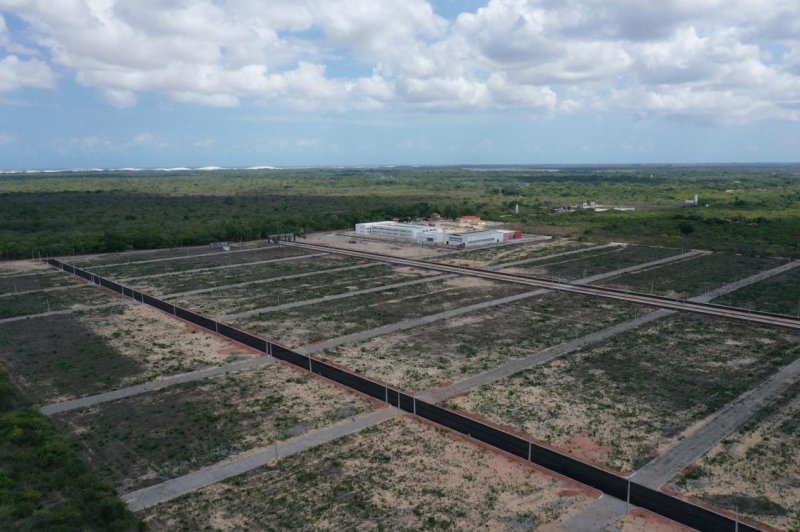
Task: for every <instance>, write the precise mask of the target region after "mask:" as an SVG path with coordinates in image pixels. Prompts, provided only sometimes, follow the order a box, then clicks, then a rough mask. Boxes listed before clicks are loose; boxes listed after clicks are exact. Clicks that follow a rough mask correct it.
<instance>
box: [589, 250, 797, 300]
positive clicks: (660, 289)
mask: <svg viewBox="0 0 800 532" xmlns="http://www.w3.org/2000/svg"><path fill="white" fill-rule="evenodd" d="M784 262H786V261H785V260H781V259H772V258H762V257H747V256H744V255H733V254H730V253H713V254H711V255H704V256H701V257H697V258H694V259H690V260H685V261H681V262H676V263H673V264H667V265H664V266H661V267H659V268H653V269H649V270H644V271H641V272H634V273H628V274H625V275H621V276H619V277H614V278H612V279H608V280H605V281H600V282H599V283H598V284H600V285H603V286H612V287H615V288H623V289H627V290H631V291H634V292H645V293H648V294H649V293H655V294H662V295H667V296H670V297H678V298H685V297H692V296H698V295H701V294H703V293H705V292H708V291H709V290H713V289H714V288H718V287H720V286H723V285H726V284H728V283H732V282H734V281H738V280H739V279H743V278H745V277H749V276H750V275H753V274H756V273H758V272H761V271H764V270H768V269H770V268H774V267H776V266H778V265H780V264H783V263H784Z"/></svg>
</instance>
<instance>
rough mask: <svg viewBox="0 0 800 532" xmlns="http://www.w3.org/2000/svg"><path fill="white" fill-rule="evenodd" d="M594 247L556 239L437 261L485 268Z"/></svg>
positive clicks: (474, 252) (465, 254) (464, 252)
mask: <svg viewBox="0 0 800 532" xmlns="http://www.w3.org/2000/svg"><path fill="white" fill-rule="evenodd" d="M593 247H595V245H593V244H586V243H581V242H576V241H574V240H564V239H554V240H547V241H545V242H535V243H531V244H517V245H509V246H496V247H490V248H483V249H474V250H469V251H463V252H461V253H457V254H454V255H447V256H446V257H442V258H440V259H436V262H441V263H444V264H454V265H458V266H469V267H473V268H485V267H487V266H492V265H494V264H500V263H504V262H513V261H517V260H527V259H533V258H539V257H547V256H550V255H555V254H559V253H565V252H568V251H576V250H587V251H588V250H589V249H591V248H593Z"/></svg>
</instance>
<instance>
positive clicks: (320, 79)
mask: <svg viewBox="0 0 800 532" xmlns="http://www.w3.org/2000/svg"><path fill="white" fill-rule="evenodd" d="M607 4H609V3H608V2H603V1H601V0H582V1H581V0H565V1H563V2H556V3H554V2H550V1H546V0H528V1H525V0H492V1H487V2H477V1H455V0H440V1H438V2H427V1H425V0H406V1H404V2H396V1H389V0H347V1H344V0H341V1H337V0H328V1H324V2H323V1H321V0H320V1H312V0H308V1H288V0H286V1H284V0H275V1H271V2H233V1H231V2H227V1H222V0H218V1H212V0H197V1H188V0H187V1H183V0H168V1H166V0H165V1H162V0H139V1H136V2H134V1H133V0H116V1H110V0H75V1H73V2H56V3H53V2H49V1H46V0H0V17H2V19H0V168H2V169H23V168H75V167H101V168H118V167H173V166H190V167H200V166H210V165H215V166H258V165H271V166H305V165H314V166H317V165H350V164H352V165H361V164H470V163H471V164H517V163H531V164H536V163H542V164H545V163H547V164H560V163H561V164H568V163H684V162H685V163H693V162H796V161H798V160H799V159H800V157H798V153H800V127H798V121H800V22H798V21H800V5H799V4H798V3H797V2H795V1H792V2H789V1H783V0H774V1H772V2H769V3H768V4H769V5H768V6H765V4H763V3H761V2H755V1H752V0H726V1H725V2H722V0H719V1H718V0H695V1H692V2H689V1H688V0H665V1H664V2H663V3H659V7H658V11H657V12H655V11H653V9H652V8H649V9H648V8H643V7H642V6H644V5H647V4H648V3H646V2H641V1H635V0H620V1H619V2H615V3H613V4H614V5H613V7H609V6H608V5H607ZM723 4H724V6H725V7H726V9H720V7H722V6H723Z"/></svg>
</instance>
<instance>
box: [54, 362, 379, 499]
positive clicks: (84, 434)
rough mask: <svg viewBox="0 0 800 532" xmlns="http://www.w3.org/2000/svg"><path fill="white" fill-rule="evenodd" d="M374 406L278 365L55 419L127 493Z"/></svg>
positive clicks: (107, 476)
mask: <svg viewBox="0 0 800 532" xmlns="http://www.w3.org/2000/svg"><path fill="white" fill-rule="evenodd" d="M371 408H373V406H372V402H371V401H368V400H366V399H363V398H361V397H360V396H358V395H356V394H353V393H350V392H348V391H346V390H343V389H341V388H339V387H338V386H335V385H331V384H329V383H327V382H326V381H323V380H321V379H317V378H314V377H311V376H310V375H307V374H304V373H302V372H299V371H297V370H294V369H293V368H290V367H288V366H284V365H282V364H276V365H271V366H264V367H261V368H259V369H256V370H252V371H247V372H242V373H237V374H232V375H228V376H221V377H217V378H214V379H209V380H206V381H203V382H200V383H192V384H187V385H180V386H174V387H170V388H166V389H164V390H160V391H158V392H155V393H151V394H146V395H141V396H136V397H131V398H127V399H124V400H119V401H114V402H110V403H105V404H103V405H98V406H95V407H92V408H89V409H83V410H79V411H73V412H68V413H64V414H59V415H57V416H56V420H57V422H58V423H59V424H61V425H62V426H65V427H66V428H67V429H68V430H69V431H70V432H72V433H73V434H74V435H75V436H76V438H77V439H78V441H80V442H81V447H82V450H83V452H84V454H85V455H86V456H87V458H88V459H89V460H90V461H91V462H92V463H93V465H94V466H95V467H96V468H97V469H98V470H99V471H100V472H101V474H102V475H103V477H104V479H105V480H107V481H109V482H112V483H113V484H114V485H115V487H116V488H117V489H118V490H119V491H122V492H127V491H131V490H134V489H138V488H141V487H144V486H147V485H151V484H155V483H158V482H163V481H164V480H167V479H169V478H174V477H177V476H180V475H182V474H185V473H188V472H189V471H192V470H195V469H198V468H200V467H203V466H205V465H209V464H212V463H215V462H218V461H220V460H222V459H224V458H226V457H227V456H230V455H233V454H237V453H241V452H244V451H247V450H250V449H253V448H261V447H264V446H267V445H269V444H270V443H272V442H273V441H280V440H284V439H287V438H290V437H293V436H297V435H300V434H303V433H305V432H307V431H309V430H314V429H316V428H319V427H322V426H325V425H328V424H330V423H334V422H336V421H339V420H341V419H345V418H348V417H351V416H355V415H358V414H360V413H362V412H366V411H367V410H369V409H371Z"/></svg>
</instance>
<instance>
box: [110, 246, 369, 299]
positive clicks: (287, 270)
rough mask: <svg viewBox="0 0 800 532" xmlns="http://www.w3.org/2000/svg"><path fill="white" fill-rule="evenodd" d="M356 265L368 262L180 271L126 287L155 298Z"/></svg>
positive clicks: (318, 260)
mask: <svg viewBox="0 0 800 532" xmlns="http://www.w3.org/2000/svg"><path fill="white" fill-rule="evenodd" d="M355 264H365V261H363V260H360V259H355V258H353V257H341V256H335V255H326V256H324V257H310V258H303V259H299V260H294V261H290V262H276V263H267V264H258V265H242V266H237V267H234V268H225V269H221V270H209V271H204V272H181V273H176V274H174V275H165V276H163V277H153V278H149V279H141V280H133V281H130V282H127V283H126V284H127V285H128V286H132V287H135V288H138V289H141V290H143V291H145V292H147V293H149V294H152V295H159V294H174V293H177V292H186V291H189V290H196V289H198V288H212V287H224V286H228V285H232V284H237V283H244V282H249V281H258V280H261V279H269V278H273V277H283V276H285V275H297V274H301V273H308V272H315V271H322V270H327V269H332V268H343V267H346V266H353V265H355ZM112 279H113V278H112Z"/></svg>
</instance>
